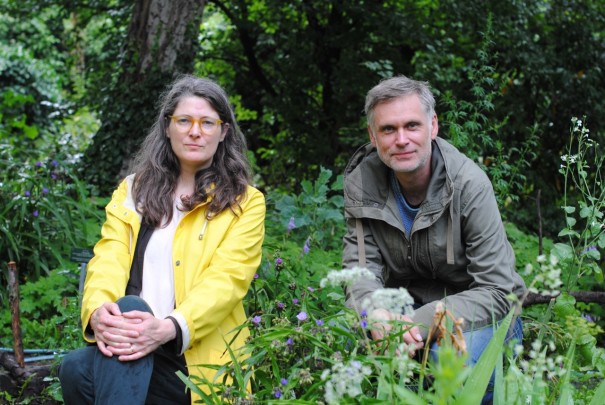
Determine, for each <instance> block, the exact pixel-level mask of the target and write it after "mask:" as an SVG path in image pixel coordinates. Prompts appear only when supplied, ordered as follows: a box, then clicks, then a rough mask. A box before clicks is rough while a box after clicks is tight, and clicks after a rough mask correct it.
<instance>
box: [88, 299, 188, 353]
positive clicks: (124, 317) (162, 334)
mask: <svg viewBox="0 0 605 405" xmlns="http://www.w3.org/2000/svg"><path fill="white" fill-rule="evenodd" d="M90 327H91V328H92V330H93V331H94V335H95V339H96V341H97V347H98V348H99V350H100V351H101V353H103V354H104V355H105V356H108V357H112V356H119V357H118V359H119V360H120V361H132V360H138V359H140V358H142V357H144V356H146V355H148V354H149V353H151V352H153V351H155V350H156V349H157V348H158V347H159V346H161V345H163V344H164V343H166V342H168V341H170V340H172V339H174V338H175V336H176V330H175V327H174V324H173V323H172V321H171V320H169V319H158V318H156V317H154V316H153V315H152V314H150V313H148V312H143V311H129V312H121V311H120V308H119V307H118V304H116V303H113V302H106V303H105V304H103V305H102V306H100V307H99V308H97V309H96V310H95V311H94V312H93V313H92V316H91V317H90Z"/></svg>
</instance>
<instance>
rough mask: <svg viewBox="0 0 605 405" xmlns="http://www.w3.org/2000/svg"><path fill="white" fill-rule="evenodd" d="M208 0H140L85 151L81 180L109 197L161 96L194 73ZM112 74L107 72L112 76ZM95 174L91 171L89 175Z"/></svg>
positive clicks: (142, 135) (151, 118) (148, 124)
mask: <svg viewBox="0 0 605 405" xmlns="http://www.w3.org/2000/svg"><path fill="white" fill-rule="evenodd" d="M204 4H205V0H179V1H171V0H138V1H136V3H135V5H134V8H133V14H132V19H131V21H130V25H129V27H128V35H127V38H126V41H125V46H124V49H125V51H124V53H123V58H122V64H121V66H120V71H119V72H117V74H116V75H113V77H114V78H118V79H117V80H115V84H114V85H112V86H111V87H110V88H109V90H108V93H107V94H105V95H102V96H104V97H105V100H107V101H106V102H105V105H104V106H103V110H102V112H101V121H102V124H101V128H100V129H99V131H98V132H97V134H96V135H95V136H94V138H93V143H92V144H91V145H90V147H89V148H88V150H87V151H86V154H85V157H84V162H83V165H82V167H83V170H84V172H83V174H84V176H85V178H87V180H88V181H89V182H91V183H92V184H95V185H97V186H99V189H100V191H101V193H103V194H107V193H109V192H111V190H112V189H113V188H114V187H115V186H116V185H117V183H118V182H119V180H120V179H121V178H122V177H124V175H126V174H127V171H128V168H129V163H130V159H131V158H132V157H133V155H134V154H135V153H136V151H137V150H138V147H139V145H140V144H141V141H142V139H143V138H144V137H145V135H146V134H147V130H148V129H149V128H150V127H151V125H152V123H153V120H154V118H155V115H156V109H155V107H156V105H157V100H158V96H159V94H160V93H161V92H162V91H164V89H165V87H166V86H167V85H168V84H169V83H170V82H171V81H172V80H173V78H174V77H175V75H176V74H178V73H191V72H193V70H194V66H195V65H194V63H195V57H196V54H197V51H198V49H199V45H200V44H199V41H198V37H199V31H200V25H201V21H202V14H203V10H204ZM109 73H110V72H108V75H109ZM91 168H92V169H91Z"/></svg>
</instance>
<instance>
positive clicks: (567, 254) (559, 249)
mask: <svg viewBox="0 0 605 405" xmlns="http://www.w3.org/2000/svg"><path fill="white" fill-rule="evenodd" d="M552 252H553V253H554V254H555V256H557V257H558V258H559V259H561V260H564V259H571V258H573V256H574V252H573V249H572V248H571V246H569V245H567V244H565V243H555V245H554V247H553V251H552Z"/></svg>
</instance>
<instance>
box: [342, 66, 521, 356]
mask: <svg viewBox="0 0 605 405" xmlns="http://www.w3.org/2000/svg"><path fill="white" fill-rule="evenodd" d="M365 112H366V116H367V120H368V133H369V136H370V143H369V144H367V145H365V146H363V147H361V148H360V149H359V150H358V151H357V152H356V153H355V154H354V155H353V157H352V159H351V160H350V162H349V164H348V166H347V168H346V171H345V185H344V196H345V217H346V220H347V233H346V235H345V237H344V252H343V266H344V267H345V268H352V267H356V266H358V267H367V268H368V269H370V270H371V271H372V272H373V273H374V274H375V276H376V279H375V280H371V281H370V280H363V281H359V282H357V283H355V284H353V285H352V286H351V287H348V288H347V305H348V306H350V307H353V308H356V309H358V310H361V309H362V308H361V304H362V303H363V302H364V299H365V298H368V297H369V296H370V295H371V294H372V293H373V292H374V291H376V290H379V289H383V288H398V287H404V288H406V289H407V290H408V292H409V293H410V295H411V296H412V297H413V298H414V302H415V307H416V310H415V311H414V314H413V315H412V316H406V315H402V314H400V313H393V312H389V311H387V310H386V309H382V308H378V309H375V310H374V311H373V312H372V313H371V314H369V316H370V318H373V319H374V321H376V322H377V323H378V326H380V327H374V328H373V329H372V331H371V335H372V338H373V339H381V338H382V337H383V333H384V332H385V331H388V330H389V329H390V328H391V326H390V325H389V322H387V321H389V320H403V321H408V322H412V323H414V324H415V325H417V326H414V327H413V328H411V329H409V327H407V326H406V328H408V329H409V330H408V331H407V332H406V333H405V334H404V335H403V339H404V340H405V342H406V343H407V344H409V345H411V346H412V348H413V349H420V348H422V347H424V344H425V340H426V338H427V334H428V332H429V327H430V325H431V324H432V320H433V316H434V313H435V308H436V305H437V302H439V301H441V302H443V303H444V304H445V307H446V308H447V309H448V310H449V311H451V312H452V313H453V314H454V316H455V317H456V318H463V319H464V322H465V323H464V331H465V337H466V339H467V344H469V347H468V351H469V355H470V356H469V363H471V364H474V363H475V362H476V361H477V359H478V358H479V356H480V354H481V352H483V350H484V349H485V346H486V345H487V343H488V342H489V339H490V338H491V337H492V334H493V328H492V325H494V323H496V322H498V321H500V320H502V318H503V317H504V316H505V315H506V314H507V313H508V312H509V310H510V308H511V305H512V304H511V301H510V300H509V298H507V296H508V295H509V294H511V293H514V294H516V295H517V296H518V297H521V296H522V295H523V293H524V291H525V285H524V283H523V280H522V279H521V277H520V276H519V275H518V274H517V273H516V272H515V257H514V253H513V251H512V248H511V246H510V244H509V242H508V240H507V238H506V233H505V231H504V227H503V224H502V220H501V217H500V213H499V211H498V207H497V204H496V199H495V197H494V191H493V188H492V185H491V183H490V181H489V179H488V177H487V175H486V174H485V173H484V172H483V171H482V170H481V169H480V168H479V167H478V166H477V165H476V164H475V163H474V162H473V161H471V160H470V159H468V158H467V157H466V156H464V155H463V154H462V153H460V152H459V151H458V150H457V149H456V148H454V147H453V146H452V145H450V144H449V143H447V142H446V141H445V140H443V139H441V138H439V137H438V136H437V133H438V131H439V125H438V120H437V115H436V113H435V100H434V97H433V94H432V92H431V90H430V88H429V87H428V84H427V83H425V82H419V81H415V80H411V79H409V78H407V77H404V76H399V77H393V78H391V79H388V80H384V81H382V82H381V83H379V84H378V85H377V86H375V87H374V88H373V89H371V90H370V91H369V92H368V94H367V96H366V103H365ZM380 321H383V322H380ZM375 326H376V325H375ZM513 330H514V333H515V334H516V335H517V336H518V337H519V338H520V336H521V323H520V321H518V320H517V321H516V322H515V324H514V327H513ZM471 335H472V336H471ZM473 337H474V338H473ZM469 342H470V343H469Z"/></svg>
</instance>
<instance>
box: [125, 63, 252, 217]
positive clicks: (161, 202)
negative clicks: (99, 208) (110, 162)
mask: <svg viewBox="0 0 605 405" xmlns="http://www.w3.org/2000/svg"><path fill="white" fill-rule="evenodd" d="M190 96H195V97H201V98H203V99H205V100H206V101H208V103H210V105H211V106H212V108H214V109H215V110H216V112H217V113H218V114H219V118H220V119H221V120H222V121H223V123H224V124H223V125H225V124H228V128H227V134H226V135H225V139H224V140H223V142H220V143H219V146H218V149H217V151H216V153H215V155H214V158H213V159H212V165H211V166H210V167H209V168H207V169H203V170H200V171H198V172H197V173H196V175H195V191H194V193H193V195H191V196H190V197H189V198H188V199H186V200H185V201H183V205H184V210H186V211H189V210H191V209H193V208H194V207H195V206H196V205H198V204H200V203H203V202H207V201H209V200H210V202H209V207H208V214H207V215H208V217H209V218H211V217H213V216H215V215H217V214H219V213H220V212H222V211H223V210H225V209H227V208H229V209H231V210H232V211H233V212H234V213H236V214H237V213H238V209H240V202H241V201H242V200H243V199H244V198H245V193H246V187H247V186H248V184H250V176H251V174H250V164H249V162H248V158H247V156H246V150H247V148H246V140H245V138H244V135H243V134H242V132H241V131H240V129H239V126H238V125H237V121H236V119H235V115H234V113H233V109H232V107H231V104H230V103H229V99H228V97H227V94H226V93H225V91H224V90H223V89H222V88H221V87H220V86H219V85H218V84H216V83H215V82H213V81H212V80H209V79H205V78H199V77H196V76H192V75H183V76H180V77H179V78H177V79H176V80H175V81H174V82H173V83H172V84H171V85H170V86H169V88H168V90H167V91H166V92H164V93H163V94H162V95H161V98H160V111H159V113H158V116H157V119H156V121H155V123H154V124H153V126H152V128H151V130H150V132H149V134H148V135H147V137H146V138H145V140H144V141H143V144H142V145H141V149H140V150H139V152H138V154H137V156H136V158H135V162H134V173H135V178H134V183H133V194H134V199H135V203H136V206H137V211H139V213H141V215H142V216H143V221H144V222H145V223H146V224H147V225H150V226H154V227H158V226H160V225H161V224H162V223H163V222H164V221H166V220H170V218H172V214H173V206H174V192H175V189H176V186H177V180H178V177H179V175H180V172H181V167H180V163H179V160H178V158H177V156H176V155H175V154H174V152H173V151H172V147H171V146H170V141H169V139H168V137H167V132H166V130H167V128H168V125H169V124H170V120H169V118H168V117H169V116H170V115H172V114H173V113H174V110H175V109H176V107H177V105H178V103H179V102H180V101H181V100H182V99H183V98H185V97H190Z"/></svg>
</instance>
